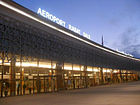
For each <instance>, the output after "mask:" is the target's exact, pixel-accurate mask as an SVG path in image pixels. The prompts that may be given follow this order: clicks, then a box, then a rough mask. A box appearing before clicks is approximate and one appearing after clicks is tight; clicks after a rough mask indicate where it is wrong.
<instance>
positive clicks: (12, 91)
mask: <svg viewBox="0 0 140 105" xmlns="http://www.w3.org/2000/svg"><path fill="white" fill-rule="evenodd" d="M9 72H10V96H15V91H16V79H15V60H14V59H12V60H11V63H10V67H9Z"/></svg>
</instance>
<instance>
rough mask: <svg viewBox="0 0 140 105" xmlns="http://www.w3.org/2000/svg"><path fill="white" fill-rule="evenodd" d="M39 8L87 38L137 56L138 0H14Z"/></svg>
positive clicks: (139, 42)
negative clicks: (88, 36) (83, 33)
mask: <svg viewBox="0 0 140 105" xmlns="http://www.w3.org/2000/svg"><path fill="white" fill-rule="evenodd" d="M14 1H16V2H17V3H19V4H21V5H23V6H25V7H27V8H29V9H31V10H32V11H34V12H37V10H38V8H39V7H40V8H42V9H44V10H46V11H48V12H49V13H51V14H53V15H55V16H56V17H58V18H60V19H62V20H64V21H65V22H66V23H68V24H71V25H73V26H75V27H77V28H79V29H80V30H82V31H85V32H87V33H89V34H90V35H91V40H93V41H95V42H97V43H101V37H102V35H103V36H104V44H105V46H107V47H110V48H113V49H119V50H121V51H124V52H127V53H131V54H133V55H134V56H135V57H140V0H14Z"/></svg>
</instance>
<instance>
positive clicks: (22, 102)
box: [0, 81, 140, 105]
mask: <svg viewBox="0 0 140 105" xmlns="http://www.w3.org/2000/svg"><path fill="white" fill-rule="evenodd" d="M0 105H140V81H137V82H131V83H124V84H118V85H111V86H109V85H107V86H97V87H92V88H88V89H78V90H70V91H63V92H58V93H48V94H36V95H26V96H16V97H7V98H0Z"/></svg>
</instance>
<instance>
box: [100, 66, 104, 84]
mask: <svg viewBox="0 0 140 105" xmlns="http://www.w3.org/2000/svg"><path fill="white" fill-rule="evenodd" d="M99 75H100V84H103V83H104V80H103V68H102V67H101V68H100V74H99Z"/></svg>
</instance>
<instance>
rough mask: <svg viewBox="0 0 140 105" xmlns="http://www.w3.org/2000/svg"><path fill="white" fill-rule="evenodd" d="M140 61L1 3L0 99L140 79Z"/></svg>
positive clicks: (21, 8) (0, 1) (17, 6)
mask: <svg viewBox="0 0 140 105" xmlns="http://www.w3.org/2000/svg"><path fill="white" fill-rule="evenodd" d="M139 70H140V60H139V59H136V58H133V57H130V56H127V55H124V54H121V53H119V52H116V51H113V50H111V49H109V48H106V47H103V46H101V45H99V44H97V43H95V42H93V41H91V40H89V39H87V38H84V37H83V36H80V35H78V34H76V33H74V32H72V31H70V30H68V29H66V28H64V27H62V26H60V25H58V24H56V23H53V22H51V21H49V20H46V19H45V18H43V17H41V16H39V15H38V14H36V13H33V12H32V11H30V10H28V9H26V8H24V7H22V6H20V5H18V4H16V3H14V2H11V1H5V0H0V97H5V96H7V95H8V96H14V95H24V94H34V93H42V92H55V91H60V90H65V89H78V88H88V87H91V86H96V85H102V84H112V83H121V82H127V81H134V80H138V74H137V72H138V71H139Z"/></svg>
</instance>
